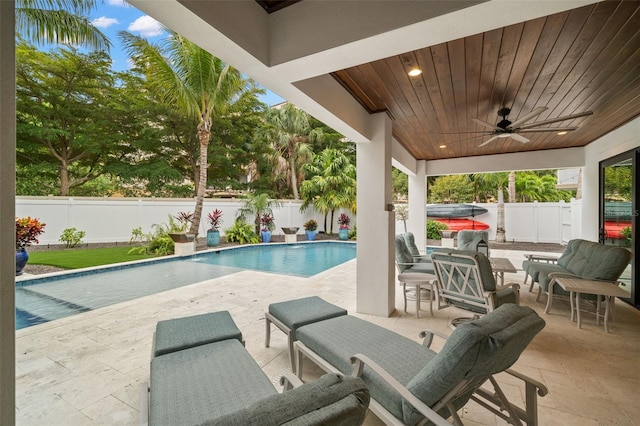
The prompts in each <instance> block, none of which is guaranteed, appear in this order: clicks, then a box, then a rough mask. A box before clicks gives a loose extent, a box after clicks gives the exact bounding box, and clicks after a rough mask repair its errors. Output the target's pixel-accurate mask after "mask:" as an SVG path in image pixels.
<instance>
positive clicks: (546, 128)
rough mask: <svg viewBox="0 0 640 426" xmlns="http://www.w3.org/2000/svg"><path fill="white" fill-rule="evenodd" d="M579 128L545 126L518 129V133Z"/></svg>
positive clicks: (568, 130) (565, 130)
mask: <svg viewBox="0 0 640 426" xmlns="http://www.w3.org/2000/svg"><path fill="white" fill-rule="evenodd" d="M573 130H578V128H577V127H543V128H540V129H518V133H532V132H571V131H573Z"/></svg>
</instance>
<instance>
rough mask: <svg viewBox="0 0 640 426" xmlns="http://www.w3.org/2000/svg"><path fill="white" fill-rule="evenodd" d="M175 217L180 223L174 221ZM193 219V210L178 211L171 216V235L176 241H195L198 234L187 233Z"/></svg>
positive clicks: (169, 233)
mask: <svg viewBox="0 0 640 426" xmlns="http://www.w3.org/2000/svg"><path fill="white" fill-rule="evenodd" d="M174 219H175V220H177V221H178V223H175V222H174ZM192 221H193V213H191V212H178V214H177V215H175V216H173V217H171V216H169V232H168V233H167V234H168V235H169V237H171V239H172V240H173V241H174V242H175V243H192V242H194V241H195V238H196V235H193V234H187V227H188V226H189V224H191V222H192Z"/></svg>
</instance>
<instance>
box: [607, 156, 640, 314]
mask: <svg viewBox="0 0 640 426" xmlns="http://www.w3.org/2000/svg"><path fill="white" fill-rule="evenodd" d="M639 155H640V151H639V150H633V151H629V152H626V153H624V154H621V155H618V156H616V157H613V158H610V159H608V160H605V161H602V162H601V163H600V242H601V243H604V244H607V245H615V246H621V247H625V248H627V249H628V250H631V252H632V253H634V255H633V257H632V260H631V262H630V263H629V266H628V267H627V269H626V270H625V271H624V273H623V274H622V276H621V277H620V281H621V282H622V284H621V286H620V287H621V288H623V289H625V290H626V291H628V292H629V297H628V298H627V302H629V303H631V304H632V305H634V306H636V307H640V288H639V287H638V283H637V280H636V270H635V269H636V268H635V264H636V261H635V257H636V256H635V253H637V252H638V245H639V243H640V242H639V241H638V238H636V230H637V228H636V226H637V218H638V205H637V199H636V198H637V197H636V193H637V191H638V188H640V186H639V185H638V173H637V164H638V158H639Z"/></svg>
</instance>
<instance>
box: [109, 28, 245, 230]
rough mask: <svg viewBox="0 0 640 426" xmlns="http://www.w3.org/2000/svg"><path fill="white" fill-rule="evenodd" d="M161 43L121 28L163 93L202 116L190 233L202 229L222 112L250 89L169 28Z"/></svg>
mask: <svg viewBox="0 0 640 426" xmlns="http://www.w3.org/2000/svg"><path fill="white" fill-rule="evenodd" d="M169 33H170V35H169V37H168V38H167V39H165V40H164V42H163V43H162V44H161V45H154V44H152V43H149V41H148V40H146V39H144V38H141V37H137V36H135V35H133V34H130V33H128V32H126V31H121V32H120V33H119V36H120V38H121V39H122V41H123V44H124V46H125V48H126V49H127V51H128V53H129V56H130V57H131V59H132V60H133V62H134V64H135V65H136V66H137V67H138V68H139V69H140V70H142V71H143V72H144V73H145V74H146V76H147V79H148V80H149V82H150V83H151V85H152V87H153V89H155V90H156V91H157V92H158V94H159V96H160V98H161V99H162V100H163V101H164V102H165V103H167V105H173V106H175V107H176V108H179V109H180V110H181V111H182V112H183V113H184V114H185V116H189V117H193V118H194V119H196V120H197V121H198V124H197V129H196V131H197V135H198V140H199V143H200V155H199V164H200V165H199V176H198V178H199V179H198V181H197V182H196V184H195V191H196V206H195V209H194V214H193V221H192V222H191V227H190V228H189V231H188V232H189V233H190V234H197V232H198V228H199V227H200V219H201V218H202V204H203V201H204V195H205V190H206V186H207V168H208V167H209V165H208V163H207V153H208V152H207V149H208V147H209V142H210V139H211V126H212V123H213V120H214V118H215V117H216V116H220V115H224V114H227V113H232V112H233V106H234V103H235V102H236V101H237V100H238V99H239V98H240V97H241V95H242V93H243V92H244V91H245V90H247V89H248V81H247V80H246V79H244V78H243V77H242V75H241V74H240V73H239V72H238V71H237V70H235V69H234V68H231V66H230V65H228V64H225V63H224V62H222V61H221V60H220V59H218V58H216V57H215V56H213V55H211V53H209V52H207V51H206V50H204V49H202V48H200V47H199V46H197V45H195V44H194V43H192V42H190V41H189V40H187V39H185V38H184V37H182V36H180V35H179V34H176V33H175V32H171V31H170V32H169Z"/></svg>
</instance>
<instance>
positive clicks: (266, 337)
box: [264, 315, 271, 348]
mask: <svg viewBox="0 0 640 426" xmlns="http://www.w3.org/2000/svg"><path fill="white" fill-rule="evenodd" d="M264 323H265V325H266V327H267V330H266V333H265V335H264V346H265V347H266V348H268V347H269V343H270V342H271V320H270V319H269V317H268V316H267V315H265V317H264Z"/></svg>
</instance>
